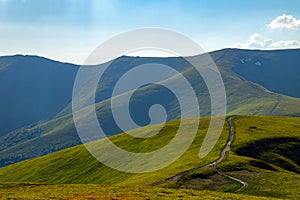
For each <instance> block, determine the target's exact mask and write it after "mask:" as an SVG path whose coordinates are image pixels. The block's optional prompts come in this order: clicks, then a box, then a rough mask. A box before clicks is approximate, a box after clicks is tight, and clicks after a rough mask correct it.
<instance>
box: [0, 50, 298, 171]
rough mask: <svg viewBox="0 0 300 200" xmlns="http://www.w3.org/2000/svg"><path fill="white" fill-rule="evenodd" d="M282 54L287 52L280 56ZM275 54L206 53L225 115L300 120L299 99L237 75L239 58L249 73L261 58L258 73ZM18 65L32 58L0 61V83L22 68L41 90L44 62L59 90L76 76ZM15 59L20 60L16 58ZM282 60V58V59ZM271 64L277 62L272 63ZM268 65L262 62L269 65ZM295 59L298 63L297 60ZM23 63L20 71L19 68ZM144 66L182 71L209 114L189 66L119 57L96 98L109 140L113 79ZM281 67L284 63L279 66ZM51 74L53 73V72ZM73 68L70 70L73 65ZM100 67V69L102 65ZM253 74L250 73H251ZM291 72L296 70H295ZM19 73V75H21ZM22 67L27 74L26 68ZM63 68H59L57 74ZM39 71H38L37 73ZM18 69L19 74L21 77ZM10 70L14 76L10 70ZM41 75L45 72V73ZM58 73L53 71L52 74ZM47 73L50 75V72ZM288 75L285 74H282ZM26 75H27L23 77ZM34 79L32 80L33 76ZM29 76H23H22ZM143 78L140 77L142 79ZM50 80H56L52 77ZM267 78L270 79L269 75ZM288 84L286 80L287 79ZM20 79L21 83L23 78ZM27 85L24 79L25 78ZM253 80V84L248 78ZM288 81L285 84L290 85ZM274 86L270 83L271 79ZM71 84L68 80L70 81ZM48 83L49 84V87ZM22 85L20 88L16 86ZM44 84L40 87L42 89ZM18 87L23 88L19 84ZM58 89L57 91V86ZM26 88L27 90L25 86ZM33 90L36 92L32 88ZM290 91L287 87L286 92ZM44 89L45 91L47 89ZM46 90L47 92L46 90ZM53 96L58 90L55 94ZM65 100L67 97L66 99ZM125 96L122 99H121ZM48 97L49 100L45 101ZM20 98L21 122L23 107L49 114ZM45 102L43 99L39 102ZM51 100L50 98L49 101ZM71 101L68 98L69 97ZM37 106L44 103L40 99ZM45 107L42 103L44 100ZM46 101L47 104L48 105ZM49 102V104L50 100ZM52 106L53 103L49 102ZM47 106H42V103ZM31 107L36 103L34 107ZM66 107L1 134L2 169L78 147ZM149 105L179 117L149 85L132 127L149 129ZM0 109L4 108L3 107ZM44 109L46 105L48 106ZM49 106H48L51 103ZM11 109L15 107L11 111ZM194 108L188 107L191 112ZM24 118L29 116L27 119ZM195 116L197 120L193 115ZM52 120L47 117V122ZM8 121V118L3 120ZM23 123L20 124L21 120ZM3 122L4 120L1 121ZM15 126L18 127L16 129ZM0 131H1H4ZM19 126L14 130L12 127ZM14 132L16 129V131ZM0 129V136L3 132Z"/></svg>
mask: <svg viewBox="0 0 300 200" xmlns="http://www.w3.org/2000/svg"><path fill="white" fill-rule="evenodd" d="M284 52H285V51H284ZM297 52H299V50H294V51H286V54H288V55H290V56H288V58H289V59H292V58H293V57H295V55H297ZM277 54H278V57H276V59H282V60H286V58H287V56H286V55H283V53H282V51H249V50H237V49H224V50H220V51H216V52H212V53H210V55H211V56H212V58H213V59H214V60H215V62H216V64H217V65H218V67H219V69H220V71H221V74H222V78H223V80H224V84H225V88H226V93H227V112H228V114H237V115H275V116H299V115H300V99H298V98H293V97H289V96H284V95H282V94H277V93H273V92H271V91H269V90H267V89H265V88H264V87H262V86H260V85H258V84H256V83H253V82H251V81H249V80H246V79H245V78H244V77H241V75H242V74H240V73H239V72H238V71H237V70H236V69H237V68H239V67H240V65H243V63H242V62H241V61H240V59H241V58H244V57H247V56H250V57H251V59H252V61H251V62H250V61H247V62H248V64H247V66H246V67H245V68H247V69H248V68H249V70H254V71H255V70H256V71H255V72H257V70H258V68H257V66H256V65H255V63H254V64H253V62H254V61H253V60H255V59H263V60H264V65H263V66H261V68H265V67H266V69H268V70H269V69H270V68H271V66H273V65H275V64H276V62H273V61H272V59H274V56H276V55H277ZM19 57H20V59H21V60H27V59H30V60H31V61H30V63H31V64H30V65H29V64H28V65H25V64H26V62H25V61H24V62H21V63H19V64H18V65H10V62H12V61H11V60H12V57H9V58H3V57H2V58H1V59H0V65H1V66H2V68H1V67H0V68H1V69H2V71H0V82H1V80H3V81H4V80H6V79H1V76H4V75H5V73H8V72H10V71H11V70H12V69H14V68H17V69H19V68H22V67H23V68H24V70H25V71H26V70H27V71H26V73H25V74H28V73H29V74H40V73H41V75H40V76H41V77H39V78H34V79H31V82H30V83H31V84H35V85H39V84H38V83H36V82H35V81H38V80H40V79H43V76H44V75H45V73H42V72H43V70H41V71H42V72H39V70H40V67H39V65H38V66H36V65H35V64H34V63H35V62H37V61H39V62H38V64H41V65H42V64H43V63H46V64H47V63H48V64H47V65H45V66H44V67H43V68H45V69H47V70H46V72H47V73H48V71H51V70H54V71H55V70H57V71H58V72H60V70H62V72H60V74H61V76H60V77H59V80H60V81H62V82H60V81H58V83H59V85H65V83H64V82H63V81H64V77H66V76H65V75H64V73H66V72H65V71H68V70H71V71H72V70H73V71H72V73H71V74H72V75H70V77H69V78H66V80H68V84H67V85H69V86H70V80H73V79H72V77H73V78H74V74H75V72H76V70H75V71H74V69H71V68H70V67H71V66H69V65H68V64H64V63H57V62H51V61H49V60H46V59H43V58H38V57H24V56H19ZM19 57H18V58H19ZM281 57H282V58H281ZM200 58H201V56H196V57H195V58H194V59H198V60H199V63H201V62H200V61H201V60H200ZM276 59H275V60H276ZM267 60H268V62H265V61H267ZM294 60H296V61H297V59H296V58H295V59H294ZM28 62H29V61H28ZM22 63H25V64H24V66H22V65H21V64H22ZM51 63H52V64H53V63H56V64H57V66H56V65H55V66H52V65H51ZM143 63H160V64H164V65H168V66H171V67H172V68H174V69H176V70H178V71H181V72H182V74H183V75H184V76H185V77H186V78H187V80H189V82H190V83H191V85H192V86H193V88H194V90H195V91H196V94H197V96H198V99H199V102H200V110H201V115H202V116H205V115H209V114H210V99H209V94H208V90H207V88H206V86H205V84H204V82H203V79H202V78H201V76H199V74H197V73H195V70H193V69H191V68H189V65H188V63H187V62H186V61H185V60H183V59H182V58H141V57H120V58H119V59H116V60H115V61H114V62H113V64H112V65H111V67H110V69H109V70H108V71H107V72H106V76H105V78H104V79H103V82H102V85H101V87H98V89H97V94H96V102H97V104H96V110H97V114H98V120H99V122H100V123H101V125H102V128H103V129H104V130H105V132H106V133H107V134H108V135H113V134H117V133H121V132H123V131H122V130H120V129H119V127H118V126H117V125H116V123H115V121H114V119H113V116H112V113H111V110H110V100H111V99H109V97H110V95H111V92H112V88H113V87H114V85H115V83H116V82H117V80H118V79H119V78H120V76H122V74H124V73H125V72H126V71H128V70H130V69H132V68H133V67H135V66H137V65H140V64H143ZM280 63H284V62H283V61H282V62H280ZM65 65H66V66H68V67H67V68H68V70H65V69H64V66H65ZM51 66H52V67H53V69H52V67H51ZM73 67H74V66H73ZM100 67H101V65H100ZM253 67H254V68H255V69H254V68H253ZM280 67H281V65H280V66H276V69H277V68H278V69H279V68H280ZM291 67H295V66H294V65H293V66H291ZM23 68H22V70H23ZM25 68H26V69H25ZM61 68H63V69H61ZM37 69H39V70H37ZM22 70H21V71H20V72H18V73H21V75H22V74H23V73H22ZM14 71H17V70H16V69H14ZM44 71H45V70H44ZM55 72H56V71H55ZM49 73H50V72H49ZM286 73H287V72H286ZM50 74H53V72H52V71H51V73H50ZM13 75H14V73H12V72H10V76H9V77H14V76H13ZM22 76H25V75H22ZM31 76H33V75H31ZM285 76H288V74H285ZM25 77H27V76H25ZM141 78H143V77H141ZM53 79H54V78H53ZM268 79H269V76H268ZM286 79H288V78H286ZM21 80H23V79H21ZM26 80H27V79H26ZM251 80H252V79H251ZM292 80H293V79H291V80H287V81H288V82H289V81H292ZM10 81H11V82H14V79H10ZM43 81H44V82H43V83H45V84H46V83H47V84H49V85H52V83H51V81H53V80H52V79H51V80H48V79H47V81H46V79H45V80H44V79H43ZM272 81H274V80H273V79H272ZM71 82H72V81H71ZM163 82H165V83H168V84H170V85H176V83H177V82H178V79H177V77H176V76H173V77H170V78H167V79H166V80H164V81H163ZM50 83H51V84H50ZM3 85H4V86H5V85H6V84H4V83H3V84H2V85H0V91H1V87H2V86H3ZM20 85H22V84H20ZM42 85H43V84H42ZM22 86H26V84H25V85H22ZM69 86H68V87H67V88H60V90H59V91H60V92H59V93H57V94H56V93H55V94H52V93H49V94H47V95H51V98H56V97H55V95H59V94H61V93H64V94H66V95H67V94H68V95H70V94H71V91H67V90H71V89H72V88H71V87H69ZM54 87H57V83H55V84H54V85H53V88H54ZM59 87H60V86H59ZM178 87H179V90H182V91H184V90H183V89H184V88H180V85H179V86H178ZM28 88H31V87H30V86H28ZM33 88H34V87H33ZM41 88H42V87H39V88H38V89H41ZM53 88H52V89H51V88H50V89H49V90H50V91H54V89H53ZM21 89H22V91H26V88H22V87H21ZM286 89H289V88H286ZM17 90H18V86H16V91H17ZM46 90H48V89H47V88H46ZM46 90H45V91H46ZM65 90H66V91H65ZM45 91H44V90H43V91H39V90H36V92H34V91H31V90H30V92H29V93H26V92H25V93H24V94H26V95H25V96H24V98H25V97H26V98H29V97H30V98H32V96H34V95H29V94H32V93H35V94H37V95H39V96H43V94H44V93H43V92H45ZM56 91H57V90H56ZM68 95H67V96H68ZM123 95H126V93H125V94H123ZM3 96H4V97H7V98H11V97H10V96H9V95H8V94H3ZM46 97H48V96H46ZM24 98H23V97H22V98H21V97H20V98H16V99H14V100H13V101H12V102H11V103H13V104H17V105H18V106H21V108H20V109H18V112H20V113H23V114H22V116H23V115H24V116H23V117H22V118H24V119H26V120H27V119H31V116H33V115H32V114H31V112H23V111H24V110H23V108H24V109H25V108H26V109H30V110H39V112H41V113H47V111H45V110H43V109H36V108H35V107H34V108H35V109H32V106H31V105H27V104H24V102H22V99H24ZM41 98H44V97H41ZM51 98H50V99H51ZM115 98H116V99H117V101H119V102H120V104H122V102H123V99H122V96H117V97H115ZM68 99H69V101H70V96H69V97H68ZM15 101H16V102H17V103H16V102H15ZM39 101H42V100H41V99H39ZM43 102H44V101H43ZM47 102H48V101H47ZM49 102H50V100H49ZM51 102H52V101H51ZM44 103H45V102H44ZM5 104H6V103H5V101H4V102H3V106H4V107H5V109H8V108H10V107H11V106H5ZM32 104H34V101H33V103H32ZM65 104H66V105H67V104H68V105H67V106H65V107H64V109H62V110H60V111H59V114H57V112H58V111H57V109H51V112H53V111H55V112H53V113H56V114H57V115H56V117H54V118H52V119H49V120H48V121H44V122H36V121H39V120H42V119H44V118H40V117H38V119H36V120H33V121H32V120H31V122H35V123H34V124H32V123H30V125H28V124H27V125H26V126H24V127H22V128H19V129H16V130H13V131H10V132H8V133H5V134H4V135H3V136H1V134H0V166H6V165H9V164H12V163H16V162H18V161H22V160H25V159H29V158H33V157H38V156H41V155H45V154H48V153H51V152H55V151H58V150H61V149H65V148H68V147H71V146H75V145H78V144H80V143H81V141H80V139H79V137H78V135H77V133H76V129H75V126H74V122H73V118H72V114H70V112H71V107H70V102H65ZM153 104H162V105H163V106H164V108H165V109H166V111H167V113H168V120H173V119H177V118H179V117H180V109H179V106H178V102H177V101H176V98H175V96H174V95H173V94H172V93H171V92H170V91H168V90H166V89H165V88H163V87H161V86H159V85H157V84H154V85H147V86H144V87H142V88H140V89H138V90H137V91H136V92H135V93H134V95H133V97H132V99H131V105H130V108H131V115H132V117H133V119H134V120H135V121H136V123H138V124H140V125H147V124H148V123H149V122H150V119H149V117H148V109H149V107H150V106H151V105H153ZM1 105H2V104H1ZM45 105H48V104H47V103H46V104H45ZM51 105H52V104H51ZM13 107H14V109H16V108H19V107H15V106H13ZM48 108H52V106H46V108H45V109H48ZM190 109H191V110H192V109H193V108H192V107H191V108H190ZM7 113H8V115H14V116H15V118H14V119H16V120H12V121H10V122H9V123H6V124H10V123H11V124H14V123H15V122H16V121H17V122H18V123H19V122H20V120H17V119H19V118H18V113H15V112H11V111H7V112H2V115H3V117H5V118H6V117H7V116H6V115H7ZM27 115H30V116H29V117H27ZM195 117H196V116H195ZM50 118H51V117H50ZM6 119H9V117H8V118H6ZM21 121H22V120H21ZM2 122H3V121H2ZM15 125H16V124H15ZM5 126H6V125H4V126H1V127H2V129H1V130H3V127H5ZM16 127H17V126H16ZM16 127H15V128H16ZM1 130H0V132H1Z"/></svg>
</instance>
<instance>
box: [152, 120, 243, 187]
mask: <svg viewBox="0 0 300 200" xmlns="http://www.w3.org/2000/svg"><path fill="white" fill-rule="evenodd" d="M232 119H234V117H233V116H230V117H228V118H227V119H226V121H227V123H228V125H229V128H230V131H229V137H228V140H227V143H226V145H225V147H224V148H223V150H222V151H221V154H220V158H218V159H217V160H216V161H214V162H212V163H209V164H207V165H203V166H200V167H197V168H194V169H190V170H187V171H184V172H181V173H179V174H176V175H175V176H172V177H170V178H167V179H164V180H162V181H158V182H155V183H152V184H150V185H149V186H155V185H160V184H164V183H167V182H170V181H176V180H178V179H179V178H181V177H182V176H184V175H186V174H189V173H191V172H195V171H198V170H200V169H203V168H205V167H212V168H213V170H214V171H215V172H216V173H218V174H220V175H221V176H224V177H226V178H229V179H231V180H234V181H236V182H239V183H241V184H242V186H241V187H240V188H239V189H238V190H237V191H236V192H239V191H242V190H243V189H245V188H247V187H248V183H247V182H245V181H243V180H241V179H238V178H235V177H232V176H229V175H227V174H225V173H223V172H221V171H219V170H218V169H217V167H216V165H217V164H219V163H221V162H222V161H223V160H224V159H225V158H226V153H227V152H228V151H230V146H231V144H232V142H233V139H234V134H235V130H234V125H233V122H232Z"/></svg>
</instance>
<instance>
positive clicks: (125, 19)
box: [0, 0, 300, 64]
mask: <svg viewBox="0 0 300 200" xmlns="http://www.w3.org/2000/svg"><path fill="white" fill-rule="evenodd" d="M299 8H300V1H296V0H295V1H293V0H286V1H283V0H278V1H274V0H260V1H257V0H249V1H242V0H220V1H211V0H210V1H209V0H205V1H201V0H195V1H192V0H190V1H188V0H187V1H179V0H166V1H161V0H157V1H156V0H154V1H138V0H136V1H133V0H132V1H126V0H123V1H121V0H111V1H108V0H92V1H88V0H43V1H41V0H0V46H1V48H0V55H11V54H35V55H41V56H45V57H49V58H52V59H56V60H60V61H67V62H73V63H79V64H80V63H82V62H83V61H84V60H85V58H86V57H87V56H88V55H89V53H91V51H92V50H93V49H95V48H96V47H97V46H98V45H99V44H101V42H103V41H105V40H107V39H109V38H110V37H111V36H113V35H116V34H118V33H122V32H124V31H128V30H132V29H137V28H143V27H160V28H167V29H171V30H174V31H177V32H179V33H182V34H184V35H186V36H188V37H190V38H192V39H193V40H195V41H196V42H197V43H199V44H200V46H202V47H203V48H204V49H205V50H206V51H212V50H216V49H221V48H225V47H238V48H258V49H276V48H300V42H299V41H300V20H299V19H300V9H299Z"/></svg>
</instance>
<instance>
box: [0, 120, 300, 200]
mask: <svg viewBox="0 0 300 200" xmlns="http://www.w3.org/2000/svg"><path fill="white" fill-rule="evenodd" d="M208 122H209V118H205V117H204V118H202V119H201V125H200V127H199V130H198V134H197V136H196V139H195V140H194V142H193V144H192V145H191V146H190V148H189V149H188V150H187V151H186V152H185V153H184V154H183V156H182V157H180V159H178V160H177V161H176V162H174V163H173V164H171V165H169V166H168V167H166V168H164V169H162V170H158V171H155V172H151V173H143V174H129V173H123V172H119V171H116V170H114V169H111V168H109V167H107V166H105V165H103V164H101V163H100V162H98V161H97V160H96V159H95V158H94V157H92V156H91V155H90V154H89V153H88V152H87V151H86V149H85V148H84V146H82V145H80V146H76V147H72V148H68V149H65V150H62V151H59V152H56V153H52V154H49V155H46V156H42V157H38V158H34V159H31V160H27V161H22V162H19V163H16V164H13V165H10V166H7V167H3V168H1V169H0V181H1V182H44V183H51V184H62V183H64V184H65V183H78V184H82V183H85V184H91V183H97V184H104V185H110V184H113V185H118V186H137V185H138V186H147V185H149V184H151V183H154V182H157V181H161V180H164V179H167V178H169V177H171V176H174V175H176V174H179V173H181V172H183V171H186V170H190V169H194V168H197V167H199V166H202V165H205V164H208V163H211V162H212V161H214V160H216V159H217V158H218V157H219V153H220V151H221V149H222V148H223V146H224V145H225V143H226V141H227V137H228V125H226V126H225V128H224V130H223V132H222V135H221V138H220V140H219V141H218V143H217V145H216V146H215V148H214V149H213V151H212V152H211V153H210V154H209V155H208V156H207V157H206V158H204V159H199V158H198V153H199V149H200V145H201V142H202V140H203V137H204V133H205V131H206V129H207V127H208ZM299 122H300V119H299V118H292V117H254V116H253V117H250V116H248V117H246V116H245V117H237V118H236V119H234V125H235V129H236V134H235V140H234V142H233V145H232V147H231V149H232V151H231V152H230V153H229V154H228V156H227V157H226V159H225V160H224V161H223V162H221V163H220V164H218V165H217V167H218V169H219V170H221V171H223V172H225V173H227V174H228V175H231V176H233V177H237V178H240V179H242V180H244V181H246V182H248V184H249V186H248V187H247V188H246V189H245V190H243V191H241V193H244V194H249V195H258V196H267V197H275V198H289V199H293V198H294V199H296V197H297V196H299V195H300V194H299V190H298V188H299V186H300V185H299V183H300V174H299V158H300V157H299V153H300V152H299V149H300V148H299V143H300V132H299ZM177 127H178V121H171V122H168V123H167V124H166V127H165V128H164V129H163V130H162V131H161V132H160V133H159V134H158V135H155V136H153V137H150V138H148V139H140V138H139V139H138V138H132V137H129V136H128V135H126V134H119V135H115V136H112V137H111V140H112V141H113V142H114V143H115V144H117V145H118V146H119V147H122V148H123V149H127V150H129V151H133V152H148V151H153V150H155V149H158V148H160V147H162V146H164V145H165V144H167V143H168V141H170V139H171V138H172V137H173V136H174V133H175V131H174V130H176V129H177ZM154 129H155V125H154V126H150V127H144V128H141V129H138V130H134V131H137V132H138V133H140V134H146V133H147V132H151V130H154ZM101 141H102V140H99V141H94V142H93V143H95V144H97V145H99V146H101ZM261 144H263V145H261ZM275 147H276V148H275ZM111 156H112V157H113V155H111ZM149 162H151V161H149ZM162 186H164V187H169V188H192V189H201V190H203V189H206V190H215V191H227V192H234V191H236V189H238V188H239V187H240V184H239V183H238V182H235V181H232V180H229V179H227V178H225V177H222V176H220V175H218V174H216V173H215V172H214V171H212V169H211V168H209V167H207V168H204V169H201V170H198V171H194V172H191V173H187V174H186V175H184V176H182V177H180V179H178V180H174V181H170V182H167V183H165V184H164V185H162ZM155 187H159V185H158V186H155Z"/></svg>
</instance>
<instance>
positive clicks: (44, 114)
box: [0, 55, 78, 136]
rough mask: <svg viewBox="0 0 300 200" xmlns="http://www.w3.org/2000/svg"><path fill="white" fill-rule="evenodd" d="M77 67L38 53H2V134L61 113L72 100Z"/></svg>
mask: <svg viewBox="0 0 300 200" xmlns="http://www.w3.org/2000/svg"><path fill="white" fill-rule="evenodd" d="M77 70H78V66H76V65H72V64H68V63H60V62H57V61H53V60H49V59H46V58H41V57H37V56H22V55H16V56H4V57H0V97H1V101H0V110H1V112H0V136H2V135H4V134H6V133H8V132H10V131H13V130H15V129H18V128H21V127H24V126H28V125H31V126H32V125H33V124H35V123H37V122H39V121H46V120H49V119H51V118H53V117H54V116H55V115H56V114H57V113H59V112H60V111H61V110H62V109H63V108H64V107H65V106H66V105H67V104H68V103H69V102H70V101H71V97H72V88H73V82H74V79H75V76H76V73H77Z"/></svg>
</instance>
